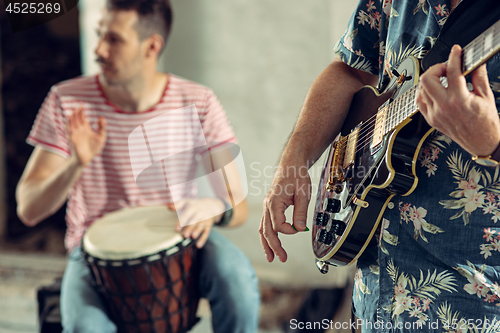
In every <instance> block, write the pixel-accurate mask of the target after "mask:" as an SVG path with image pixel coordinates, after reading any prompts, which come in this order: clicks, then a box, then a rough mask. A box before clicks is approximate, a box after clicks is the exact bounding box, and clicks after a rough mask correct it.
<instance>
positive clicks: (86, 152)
mask: <svg viewBox="0 0 500 333" xmlns="http://www.w3.org/2000/svg"><path fill="white" fill-rule="evenodd" d="M67 130H68V135H69V140H70V142H71V144H72V148H73V149H72V153H73V154H74V155H76V157H77V158H78V161H79V162H80V164H81V165H82V166H86V165H87V164H89V163H90V161H92V159H93V158H94V156H96V155H97V154H99V153H100V152H101V151H102V149H103V148H104V144H105V143H106V120H105V119H104V117H99V120H98V122H97V130H94V129H93V128H92V126H91V125H90V123H89V121H88V119H87V117H86V116H85V112H84V111H83V106H82V105H79V106H78V108H77V109H76V110H75V111H74V112H73V114H72V115H71V116H69V118H68V125H67Z"/></svg>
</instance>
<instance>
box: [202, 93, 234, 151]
mask: <svg viewBox="0 0 500 333" xmlns="http://www.w3.org/2000/svg"><path fill="white" fill-rule="evenodd" d="M202 129H203V133H204V134H205V139H206V141H207V144H208V145H209V146H210V147H213V146H217V145H219V144H220V143H223V142H232V143H237V140H236V135H235V134H234V131H233V128H232V127H231V125H230V123H229V119H228V118H227V115H226V112H225V111H224V109H223V107H222V105H221V104H220V102H219V100H218V98H217V97H216V96H215V94H214V93H213V92H212V91H209V93H208V96H207V99H206V104H205V108H204V112H203V116H202Z"/></svg>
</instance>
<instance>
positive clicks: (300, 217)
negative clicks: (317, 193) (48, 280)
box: [293, 184, 311, 231]
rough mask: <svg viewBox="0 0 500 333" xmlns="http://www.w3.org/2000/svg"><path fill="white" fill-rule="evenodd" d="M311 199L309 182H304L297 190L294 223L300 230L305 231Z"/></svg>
mask: <svg viewBox="0 0 500 333" xmlns="http://www.w3.org/2000/svg"><path fill="white" fill-rule="evenodd" d="M304 185H305V186H304ZM310 199H311V189H310V186H309V184H303V185H302V186H301V187H299V188H298V189H297V190H296V191H295V196H294V207H293V225H294V226H295V228H296V229H297V230H298V231H304V230H305V229H306V221H307V207H308V206H309V200H310Z"/></svg>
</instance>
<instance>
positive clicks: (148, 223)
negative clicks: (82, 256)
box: [83, 206, 183, 260]
mask: <svg viewBox="0 0 500 333" xmlns="http://www.w3.org/2000/svg"><path fill="white" fill-rule="evenodd" d="M177 221H178V218H177V213H176V212H175V211H171V210H169V209H168V208H167V207H166V206H149V207H148V206H145V207H134V208H125V209H120V210H118V211H115V212H113V213H110V214H107V215H106V216H104V217H102V218H100V219H98V220H96V221H95V222H94V223H93V224H92V225H91V226H90V227H89V228H88V229H87V231H86V232H85V235H84V237H83V248H84V249H85V251H86V252H87V253H88V254H89V255H91V256H93V257H96V258H99V259H102V260H125V259H135V258H140V257H145V256H149V255H153V254H157V253H159V252H161V251H163V250H168V249H170V248H172V247H174V246H175V245H176V244H178V243H180V242H182V240H183V238H182V236H181V235H180V234H179V233H177V232H175V226H176V224H177Z"/></svg>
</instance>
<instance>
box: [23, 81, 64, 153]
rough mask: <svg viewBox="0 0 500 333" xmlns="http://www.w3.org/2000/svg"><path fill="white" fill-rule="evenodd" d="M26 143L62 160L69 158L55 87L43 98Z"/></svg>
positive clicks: (59, 103)
mask: <svg viewBox="0 0 500 333" xmlns="http://www.w3.org/2000/svg"><path fill="white" fill-rule="evenodd" d="M26 142H27V143H28V144H30V145H32V146H41V147H42V148H43V149H45V150H48V151H50V152H53V153H55V154H58V155H60V156H62V157H64V158H68V157H69V156H70V148H69V142H68V138H67V135H66V120H65V117H64V115H63V110H62V107H61V102H60V99H59V95H58V93H57V88H56V87H55V86H53V87H52V88H51V89H50V92H49V94H48V95H47V97H45V100H44V101H43V104H42V106H41V107H40V110H39V111H38V115H37V116H36V119H35V122H34V124H33V127H32V128H31V131H30V134H29V135H28V138H27V139H26Z"/></svg>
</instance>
